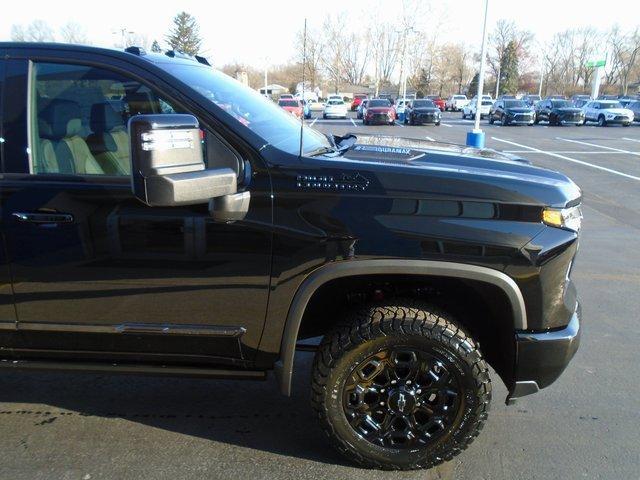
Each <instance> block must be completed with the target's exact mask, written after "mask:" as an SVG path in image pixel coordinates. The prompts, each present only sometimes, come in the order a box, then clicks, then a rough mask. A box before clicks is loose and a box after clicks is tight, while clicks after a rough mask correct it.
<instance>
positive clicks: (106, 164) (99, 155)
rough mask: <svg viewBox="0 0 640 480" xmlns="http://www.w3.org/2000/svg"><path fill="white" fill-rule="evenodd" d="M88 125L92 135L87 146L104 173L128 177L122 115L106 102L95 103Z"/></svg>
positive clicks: (128, 161)
mask: <svg viewBox="0 0 640 480" xmlns="http://www.w3.org/2000/svg"><path fill="white" fill-rule="evenodd" d="M90 125H91V131H92V132H93V133H92V134H91V135H89V137H88V138H87V144H88V145H89V149H90V150H91V152H92V153H93V156H94V157H95V158H96V160H97V161H98V163H99V164H100V167H101V168H102V170H103V171H104V173H105V174H107V175H129V174H130V173H131V161H130V159H129V157H130V153H129V133H128V132H127V128H126V126H125V124H124V119H123V117H122V115H121V114H120V113H118V111H117V110H116V109H115V108H113V106H112V105H111V104H110V103H108V102H104V103H95V104H93V105H92V106H91V122H90Z"/></svg>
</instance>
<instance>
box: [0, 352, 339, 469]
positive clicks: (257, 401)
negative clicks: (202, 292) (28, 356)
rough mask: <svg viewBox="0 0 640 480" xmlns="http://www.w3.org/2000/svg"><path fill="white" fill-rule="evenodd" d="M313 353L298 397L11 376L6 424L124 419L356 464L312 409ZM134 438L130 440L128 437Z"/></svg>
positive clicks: (153, 381)
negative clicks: (12, 419)
mask: <svg viewBox="0 0 640 480" xmlns="http://www.w3.org/2000/svg"><path fill="white" fill-rule="evenodd" d="M311 361H312V355H311V354H309V353H303V354H299V356H298V362H297V369H296V371H297V375H296V377H295V379H294V396H292V397H291V398H287V397H284V396H282V395H281V394H280V392H279V391H278V388H277V385H276V382H275V381H274V380H273V376H272V375H271V376H270V377H269V379H268V380H267V381H266V382H254V381H245V382H243V381H222V380H202V379H188V378H170V377H169V378H167V377H137V376H125V375H90V374H75V373H74V374H66V373H34V372H28V373H27V372H11V373H9V372H6V373H5V372H3V373H2V374H1V376H0V384H1V385H2V386H1V387H0V402H1V403H0V422H2V417H3V416H6V415H16V416H19V415H22V416H25V417H30V420H34V421H36V422H40V421H43V422H47V421H48V419H51V418H53V417H61V416H67V417H73V416H78V417H99V418H102V419H104V418H107V419H109V418H111V419H114V421H118V420H119V419H124V420H127V421H129V422H138V423H140V424H143V425H148V426H151V427H155V428H160V429H166V430H169V431H173V432H176V433H180V434H184V435H190V436H197V437H201V438H205V439H208V440H212V441H215V442H222V443H226V444H235V445H238V446H241V447H246V448H251V449H258V450H262V451H266V452H272V453H275V454H279V455H286V456H291V457H299V458H303V459H307V460H311V461H314V462H320V463H327V464H333V465H336V464H337V465H344V466H346V465H350V464H349V463H348V462H347V461H346V460H345V459H344V458H343V457H342V456H340V455H339V454H338V453H337V452H336V451H334V450H333V448H332V447H331V445H330V444H329V442H328V441H327V440H326V438H325V435H324V434H323V432H322V431H321V429H320V428H319V426H318V425H317V424H316V422H315V420H314V418H313V413H312V410H311V408H310V405H309V390H310V385H309V372H310V368H311ZM123 441H126V439H123Z"/></svg>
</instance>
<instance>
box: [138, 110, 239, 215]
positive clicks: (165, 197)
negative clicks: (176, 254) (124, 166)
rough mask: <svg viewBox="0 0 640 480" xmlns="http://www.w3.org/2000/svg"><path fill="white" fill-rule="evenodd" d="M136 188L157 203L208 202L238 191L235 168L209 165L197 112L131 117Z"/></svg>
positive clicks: (142, 197)
mask: <svg viewBox="0 0 640 480" xmlns="http://www.w3.org/2000/svg"><path fill="white" fill-rule="evenodd" d="M129 140H130V145H131V174H132V177H131V189H132V190H133V194H134V195H135V196H136V198H138V199H139V200H140V201H141V202H143V203H145V204H146V205H149V206H151V207H156V206H157V207H173V206H180V205H197V204H206V203H207V202H209V200H211V199H212V198H216V197H222V196H224V195H230V194H234V193H236V190H237V178H236V174H235V172H234V171H233V170H231V169H230V168H221V169H218V170H206V168H205V164H204V160H203V155H202V145H201V139H200V128H199V125H198V120H197V119H196V118H195V117H194V116H193V115H183V114H159V115H135V116H133V117H131V119H130V120H129Z"/></svg>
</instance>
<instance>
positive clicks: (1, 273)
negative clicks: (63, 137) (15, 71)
mask: <svg viewBox="0 0 640 480" xmlns="http://www.w3.org/2000/svg"><path fill="white" fill-rule="evenodd" d="M2 58H4V50H2V49H0V59H2ZM6 64H7V62H6V61H3V60H0V165H2V159H3V150H4V148H3V143H4V129H3V128H2V116H3V115H2V98H3V91H4V72H5V67H6ZM1 211H2V205H1V204H0V213H1ZM0 242H2V243H0V345H1V344H3V343H4V341H5V340H6V338H7V337H10V336H12V335H13V334H15V331H16V328H17V321H16V309H15V305H14V300H13V291H12V289H11V275H10V270H9V261H8V259H7V251H6V248H5V245H6V238H5V231H4V223H2V222H0Z"/></svg>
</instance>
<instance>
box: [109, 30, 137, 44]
mask: <svg viewBox="0 0 640 480" xmlns="http://www.w3.org/2000/svg"><path fill="white" fill-rule="evenodd" d="M111 33H112V34H113V35H117V34H120V38H121V39H122V48H127V35H133V34H134V33H136V32H133V31H131V30H128V29H127V28H126V27H122V28H118V29H116V30H114V31H112V32H111Z"/></svg>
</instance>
